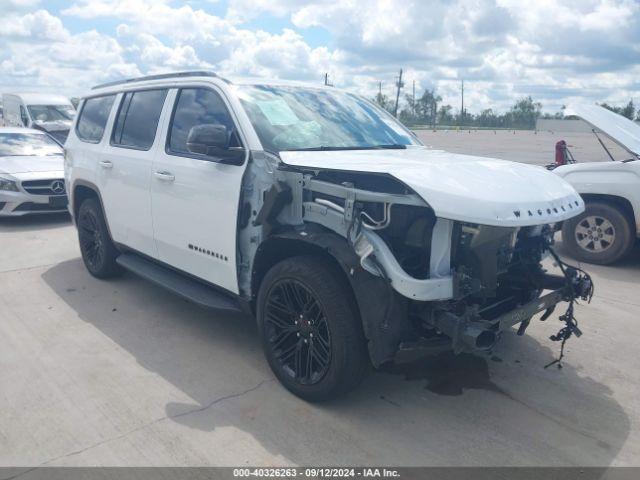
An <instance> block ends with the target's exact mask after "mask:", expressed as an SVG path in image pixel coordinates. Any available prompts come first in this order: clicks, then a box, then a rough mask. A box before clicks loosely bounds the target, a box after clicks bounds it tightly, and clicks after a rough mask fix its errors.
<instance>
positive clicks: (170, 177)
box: [154, 170, 176, 182]
mask: <svg viewBox="0 0 640 480" xmlns="http://www.w3.org/2000/svg"><path fill="white" fill-rule="evenodd" d="M154 175H155V176H156V178H158V179H159V180H162V181H163V182H173V181H174V180H175V179H176V177H175V175H174V174H172V173H171V172H166V171H164V170H163V171H161V172H155V173H154Z"/></svg>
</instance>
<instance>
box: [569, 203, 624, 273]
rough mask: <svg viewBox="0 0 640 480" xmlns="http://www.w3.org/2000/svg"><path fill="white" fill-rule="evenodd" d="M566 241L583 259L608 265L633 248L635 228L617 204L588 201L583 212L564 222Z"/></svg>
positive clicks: (578, 256)
mask: <svg viewBox="0 0 640 480" xmlns="http://www.w3.org/2000/svg"><path fill="white" fill-rule="evenodd" d="M562 243H563V244H564V245H566V247H567V249H568V250H569V253H570V254H571V255H572V256H573V257H575V258H576V259H578V260H580V261H583V262H587V263H595V264H598V265H608V264H611V263H614V262H617V261H618V260H620V259H622V258H624V257H625V256H626V255H627V254H629V253H630V252H631V250H632V249H633V246H634V244H635V229H634V227H633V223H632V222H631V220H630V219H629V218H628V216H627V215H626V214H625V212H624V211H622V210H621V209H620V208H618V207H616V206H615V205H612V204H610V203H605V202H587V204H586V205H585V211H584V212H583V213H581V214H580V215H578V216H577V217H574V218H571V219H569V220H567V221H565V222H564V224H563V225H562Z"/></svg>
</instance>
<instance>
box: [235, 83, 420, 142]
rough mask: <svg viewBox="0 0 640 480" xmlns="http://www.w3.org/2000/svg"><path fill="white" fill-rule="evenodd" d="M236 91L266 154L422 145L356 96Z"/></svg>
mask: <svg viewBox="0 0 640 480" xmlns="http://www.w3.org/2000/svg"><path fill="white" fill-rule="evenodd" d="M234 88H235V89H236V94H237V95H238V98H239V99H240V101H241V103H242V105H243V107H244V109H245V111H246V112H247V115H248V116H249V119H250V120H251V123H252V124H253V126H254V128H255V130H256V133H257V134H258V137H259V138H260V141H261V142H262V145H263V147H264V149H265V150H269V151H273V152H279V151H285V150H364V149H375V148H406V146H407V145H419V142H418V141H417V140H416V138H415V137H414V136H413V135H412V134H411V132H410V131H409V130H407V129H406V128H405V127H404V126H402V125H401V124H400V123H399V122H398V121H397V120H396V119H395V118H393V117H392V116H391V115H389V114H388V113H387V112H385V111H383V110H381V109H379V108H378V107H376V106H374V105H373V104H372V103H370V102H368V101H367V100H365V99H363V98H361V97H359V96H357V95H353V94H351V93H346V92H341V91H338V90H330V89H326V88H312V87H289V86H271V85H239V86H235V87H234Z"/></svg>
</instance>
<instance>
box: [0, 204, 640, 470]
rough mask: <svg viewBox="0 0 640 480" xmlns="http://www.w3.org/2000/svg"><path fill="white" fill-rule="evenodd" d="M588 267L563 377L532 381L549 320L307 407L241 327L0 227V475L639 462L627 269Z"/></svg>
mask: <svg viewBox="0 0 640 480" xmlns="http://www.w3.org/2000/svg"><path fill="white" fill-rule="evenodd" d="M636 253H638V252H636ZM588 270H589V271H590V272H591V273H592V274H593V276H594V280H595V282H596V297H595V298H594V300H593V302H592V304H591V305H589V306H580V307H578V311H577V316H578V319H579V320H580V326H581V328H582V330H583V331H584V335H583V336H582V338H580V339H572V340H571V341H570V342H569V343H568V348H567V357H566V360H565V362H564V368H563V369H562V370H557V369H555V368H552V369H547V370H545V369H544V368H543V366H544V365H545V364H547V363H548V362H550V361H551V360H552V359H553V358H555V356H556V355H557V354H558V348H559V345H558V344H556V343H552V342H551V341H550V340H549V339H548V337H549V335H551V334H553V333H556V331H557V330H558V328H559V327H560V326H561V324H560V322H558V321H557V320H556V319H555V317H552V318H550V319H549V320H548V321H547V322H545V323H541V322H538V321H534V322H532V324H531V326H530V327H529V330H528V331H527V335H526V336H525V337H517V336H516V335H515V333H511V334H508V335H506V337H505V338H503V341H502V343H501V344H500V345H499V346H498V348H497V349H496V351H495V352H494V355H493V357H492V358H480V357H471V356H459V357H451V356H441V357H436V358H430V359H424V360H422V361H419V362H416V363H415V364H412V365H411V364H410V365H407V366H404V367H396V368H393V369H390V370H389V371H386V372H376V373H373V374H371V375H370V376H369V377H368V378H367V380H366V381H365V382H364V384H363V385H362V386H361V387H360V388H359V389H358V390H357V391H356V392H354V394H352V395H350V396H349V397H347V398H345V399H342V400H339V401H336V402H333V403H330V404H325V405H310V404H307V403H305V402H303V401H301V400H299V399H297V398H296V397H294V396H292V395H291V394H289V393H288V392H287V391H286V390H285V389H283V388H282V387H281V386H280V385H279V384H278V382H277V381H275V380H274V379H273V376H272V374H271V372H270V370H269V368H268V366H267V364H266V362H265V360H264V359H263V356H262V352H261V350H260V347H259V343H258V340H257V336H256V332H255V328H254V325H253V323H252V321H251V320H250V319H247V318H243V317H238V316H226V317H224V316H219V315H216V314H212V313H211V312H209V311H206V310H202V309H199V308H197V307H195V306H193V305H191V304H189V303H186V302H184V301H183V300H181V299H179V298H177V297H174V296H172V295H170V294H167V293H166V292H165V291H163V290H161V289H159V288H157V287H155V286H153V285H151V284H149V283H148V282H145V281H143V280H141V279H138V278H136V277H134V276H132V275H125V276H124V277H122V278H121V279H118V280H115V281H109V282H105V281H99V280H96V279H94V278H92V277H91V276H90V275H89V274H88V273H87V272H86V270H85V269H84V267H83V265H82V263H81V260H80V258H79V252H78V248H77V241H76V236H75V230H74V228H73V227H72V226H71V225H70V223H69V222H68V219H66V218H64V217H62V218H60V217H57V218H44V217H42V218H32V219H19V220H1V221H0V338H1V339H2V343H1V346H0V412H2V415H0V466H34V465H128V466H132V465H135V466H141V465H152V466H157V465H244V464H251V465H255V464H260V465H282V464H298V465H317V464H326V465H342V464H352V465H370V464H376V465H474V466H475V465H492V466H495V465H554V466H555V465H597V466H606V465H638V463H639V460H640V434H639V426H640V404H639V402H638V384H639V380H640V369H638V360H637V351H638V347H637V345H638V344H637V338H638V335H639V333H640V325H639V322H638V318H639V313H640V300H638V278H639V275H640V255H638V254H636V255H635V256H634V257H633V258H632V259H631V260H630V261H629V262H628V264H627V265H625V266H622V267H617V268H614V267H589V268H588Z"/></svg>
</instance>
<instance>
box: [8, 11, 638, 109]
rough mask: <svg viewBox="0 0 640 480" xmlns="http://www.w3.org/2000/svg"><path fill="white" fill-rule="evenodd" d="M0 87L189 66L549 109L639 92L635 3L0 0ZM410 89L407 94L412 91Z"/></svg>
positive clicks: (67, 83)
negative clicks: (403, 86) (526, 101)
mask: <svg viewBox="0 0 640 480" xmlns="http://www.w3.org/2000/svg"><path fill="white" fill-rule="evenodd" d="M2 5H3V10H4V11H3V14H2V15H1V16H0V91H7V90H22V91H24V90H37V91H55V92H60V93H64V94H67V95H79V94H81V93H82V92H83V91H85V90H86V89H88V88H90V87H91V85H94V84H96V83H102V82H104V81H109V80H114V79H117V78H122V77H130V76H137V75H143V74H149V73H158V72H166V71H176V70H186V69H212V70H215V71H217V72H219V73H222V74H223V75H228V76H266V77H278V78H286V79H291V80H301V81H306V82H311V83H315V82H317V83H319V82H321V81H322V77H323V75H324V73H325V72H328V73H329V75H330V78H331V80H332V82H333V83H334V84H335V85H336V86H339V87H343V88H347V89H350V90H354V91H358V92H360V93H363V94H365V95H373V94H374V93H375V92H376V91H377V88H378V83H379V82H382V85H383V91H384V93H386V94H388V95H392V93H393V83H394V77H395V76H396V75H397V72H398V70H399V69H400V68H403V69H404V71H405V79H406V81H407V86H408V87H410V86H411V85H412V84H413V82H416V89H417V91H418V92H419V93H420V92H421V91H423V90H424V89H426V88H429V89H431V88H435V89H436V90H437V92H438V93H439V94H440V95H441V96H442V97H443V98H444V102H445V103H450V104H452V105H453V106H454V109H455V108H457V107H458V105H459V85H460V80H461V79H463V78H464V79H465V93H466V95H465V96H466V98H465V103H466V105H467V106H468V108H469V110H470V111H472V112H479V111H481V110H483V109H485V108H493V109H494V110H498V111H502V110H505V109H507V108H509V106H510V105H511V104H513V102H514V101H515V100H516V99H518V98H520V97H522V96H525V95H532V96H533V97H534V99H535V100H538V101H540V102H542V104H543V107H544V109H545V111H549V112H554V111H557V110H558V109H559V108H560V106H561V105H563V104H566V103H570V102H575V101H588V102H594V101H598V102H601V101H607V102H611V103H618V104H620V103H626V102H627V101H628V100H629V99H630V98H637V97H638V93H639V92H640V80H639V79H640V2H638V1H637V0H546V1H544V2H542V1H541V2H527V3H523V2H521V1H520V0H437V1H436V0H433V1H418V0H416V1H411V0H402V1H401V0H342V1H340V2H327V1H319V0H226V1H223V0H190V1H181V0H70V1H63V0H49V1H46V0H2ZM408 92H409V88H408V89H407V93H408Z"/></svg>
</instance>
